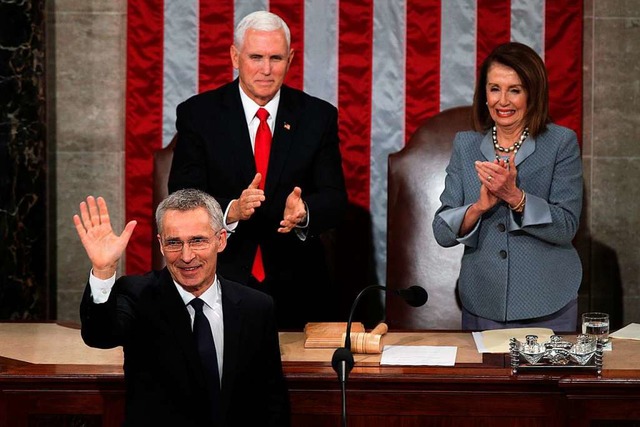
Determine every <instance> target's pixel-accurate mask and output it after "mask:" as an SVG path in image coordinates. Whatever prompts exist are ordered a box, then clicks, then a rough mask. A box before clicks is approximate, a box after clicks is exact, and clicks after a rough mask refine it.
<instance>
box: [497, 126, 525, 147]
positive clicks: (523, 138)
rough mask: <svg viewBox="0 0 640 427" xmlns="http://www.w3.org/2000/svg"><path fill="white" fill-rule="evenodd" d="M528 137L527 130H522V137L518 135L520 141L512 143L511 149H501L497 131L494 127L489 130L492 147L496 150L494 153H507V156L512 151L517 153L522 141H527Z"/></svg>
mask: <svg viewBox="0 0 640 427" xmlns="http://www.w3.org/2000/svg"><path fill="white" fill-rule="evenodd" d="M528 136H529V128H524V131H523V132H522V135H520V139H519V140H517V141H516V142H514V143H513V145H512V146H511V147H508V148H502V147H501V146H500V144H498V131H497V129H496V127H495V126H494V127H493V128H492V129H491V138H492V139H493V147H494V148H495V149H496V151H500V152H503V153H507V154H509V153H510V152H512V151H513V152H514V153H517V152H518V150H519V149H520V146H521V145H522V143H523V142H524V140H525V139H527V137H528Z"/></svg>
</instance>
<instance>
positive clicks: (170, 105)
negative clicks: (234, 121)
mask: <svg viewBox="0 0 640 427" xmlns="http://www.w3.org/2000/svg"><path fill="white" fill-rule="evenodd" d="M198 8H199V3H198V0H181V1H166V2H164V64H163V76H162V88H163V97H162V146H163V147H166V146H167V145H169V142H171V139H172V138H173V136H174V135H175V133H176V127H175V122H176V107H177V106H178V104H179V103H180V102H182V101H184V100H185V99H187V98H189V97H190V96H191V95H194V94H195V93H197V92H198V27H199V22H198V20H199V13H198Z"/></svg>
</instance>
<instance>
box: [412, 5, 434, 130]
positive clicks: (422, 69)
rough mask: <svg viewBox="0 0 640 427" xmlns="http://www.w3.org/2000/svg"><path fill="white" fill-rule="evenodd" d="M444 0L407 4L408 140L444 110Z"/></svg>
mask: <svg viewBox="0 0 640 427" xmlns="http://www.w3.org/2000/svg"><path fill="white" fill-rule="evenodd" d="M440 17H441V11H440V0H425V1H420V2H417V1H410V2H408V3H407V49H406V77H405V79H406V84H405V88H406V89H405V92H406V93H405V129H406V130H405V139H406V140H408V139H409V138H410V137H411V135H412V134H413V132H415V130H416V129H417V128H418V126H420V124H421V123H422V122H423V121H424V120H426V119H427V118H429V117H432V116H434V115H436V114H437V113H438V112H439V111H440V25H441V22H440Z"/></svg>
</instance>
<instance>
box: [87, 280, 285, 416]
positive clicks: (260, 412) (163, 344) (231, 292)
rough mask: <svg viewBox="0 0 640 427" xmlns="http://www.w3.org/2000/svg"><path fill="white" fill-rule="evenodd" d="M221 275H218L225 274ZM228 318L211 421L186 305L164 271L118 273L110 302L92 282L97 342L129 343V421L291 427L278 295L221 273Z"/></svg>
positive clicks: (91, 325) (91, 316) (92, 336)
mask: <svg viewBox="0 0 640 427" xmlns="http://www.w3.org/2000/svg"><path fill="white" fill-rule="evenodd" d="M218 277H219V276H218ZM219 280H220V285H221V291H222V310H223V316H224V361H223V369H222V383H221V399H222V402H221V412H222V414H221V420H219V421H220V424H212V422H211V420H210V419H209V417H210V412H209V409H208V405H209V403H208V402H209V401H208V398H207V395H206V388H205V387H206V386H205V382H204V373H203V368H202V366H201V363H200V360H199V356H198V353H197V350H196V346H195V341H194V338H193V333H192V330H191V320H190V318H189V313H188V311H187V308H186V306H185V305H184V302H183V300H182V298H181V297H180V295H179V294H178V291H177V290H176V288H175V285H174V283H173V280H172V278H171V275H170V274H169V272H168V270H167V269H166V268H165V269H163V270H161V271H156V272H152V273H148V274H146V275H144V276H123V277H121V278H119V279H118V280H117V281H116V283H115V285H114V287H113V289H112V291H111V294H110V295H109V300H108V301H107V302H106V303H104V304H94V303H93V300H92V297H91V289H90V287H89V285H88V284H87V287H86V290H85V293H84V296H83V299H82V304H81V306H80V315H81V320H82V337H83V339H84V341H85V342H86V343H87V344H88V345H89V346H91V347H98V348H113V347H117V346H120V345H121V346H123V348H124V373H125V382H126V421H125V426H136V427H139V426H154V427H157V426H181V427H189V426H193V427H196V426H198V427H200V426H203V427H204V426H211V425H222V426H288V425H289V422H290V421H289V399H288V395H287V389H286V384H285V382H284V377H283V374H282V364H281V361H280V349H279V342H278V333H277V330H276V326H275V317H274V313H273V301H272V299H271V298H270V297H269V296H268V295H266V294H263V293H261V292H257V291H255V290H253V289H250V288H248V287H246V286H243V285H240V284H238V283H234V282H231V281H229V280H225V279H223V278H220V277H219Z"/></svg>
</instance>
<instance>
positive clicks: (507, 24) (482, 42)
mask: <svg viewBox="0 0 640 427" xmlns="http://www.w3.org/2000/svg"><path fill="white" fill-rule="evenodd" d="M477 5H478V8H477V19H476V28H477V34H476V64H477V69H478V70H479V69H480V65H481V64H482V61H484V59H485V58H486V57H487V56H489V54H490V53H491V51H492V50H493V49H494V48H495V47H496V46H498V45H500V44H502V43H507V42H508V41H509V40H511V0H478V3H477Z"/></svg>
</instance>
